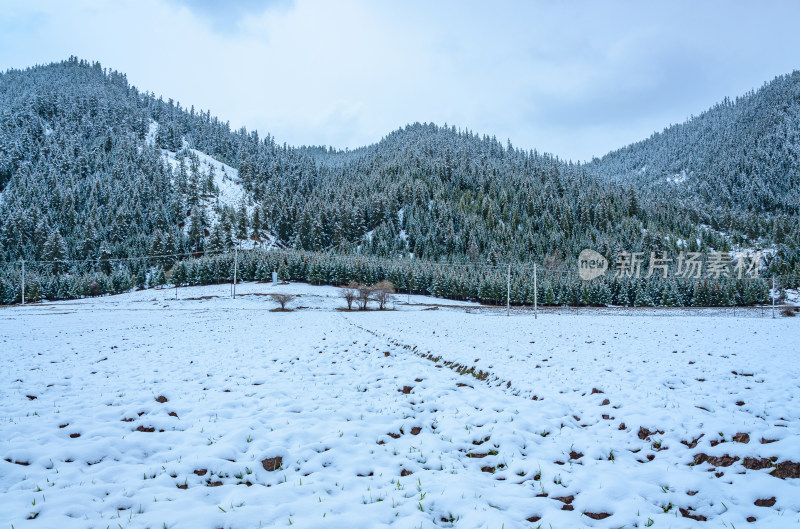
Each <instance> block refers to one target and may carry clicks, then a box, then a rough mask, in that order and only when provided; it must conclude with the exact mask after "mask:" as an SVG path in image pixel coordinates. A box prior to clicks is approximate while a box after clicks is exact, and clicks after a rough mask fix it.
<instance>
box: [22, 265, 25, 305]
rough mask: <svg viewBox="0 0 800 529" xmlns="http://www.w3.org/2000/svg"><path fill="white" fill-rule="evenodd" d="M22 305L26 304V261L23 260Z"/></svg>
mask: <svg viewBox="0 0 800 529" xmlns="http://www.w3.org/2000/svg"><path fill="white" fill-rule="evenodd" d="M22 304H23V305H24V304H25V259H23V260H22Z"/></svg>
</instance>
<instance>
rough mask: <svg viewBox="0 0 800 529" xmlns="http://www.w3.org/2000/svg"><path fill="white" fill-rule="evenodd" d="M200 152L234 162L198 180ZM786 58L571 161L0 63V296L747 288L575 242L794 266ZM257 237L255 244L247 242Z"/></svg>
mask: <svg viewBox="0 0 800 529" xmlns="http://www.w3.org/2000/svg"><path fill="white" fill-rule="evenodd" d="M203 156H210V157H212V158H213V159H215V160H217V161H218V162H221V163H222V164H224V165H225V166H226V167H229V168H231V169H232V170H233V171H235V172H236V182H237V188H238V189H239V190H240V194H241V198H240V199H239V200H238V202H237V203H235V204H231V203H228V202H225V201H221V200H220V199H219V197H220V195H221V194H222V190H221V189H220V187H219V182H220V180H219V174H215V169H214V168H213V167H212V166H211V165H209V164H204V163H203ZM798 243H800V72H797V71H795V72H793V73H791V74H788V75H784V76H781V77H778V78H776V79H774V80H773V81H771V82H769V83H767V84H765V85H764V86H763V87H762V88H760V89H759V90H757V91H754V92H751V93H748V94H745V95H744V96H741V97H739V98H736V99H735V100H729V99H724V100H723V101H722V102H721V103H720V104H718V105H716V106H714V107H713V108H711V109H709V110H708V111H707V112H705V113H703V114H701V115H700V116H697V117H693V118H691V119H689V120H688V121H687V122H685V123H682V124H679V125H675V126H671V127H669V128H667V129H665V130H664V131H662V132H660V133H656V134H654V135H653V136H651V137H650V138H648V139H646V140H643V141H641V142H639V143H636V144H633V145H630V146H627V147H623V148H621V149H619V150H617V151H614V152H612V153H609V154H607V155H606V156H604V157H603V158H600V159H594V160H592V161H591V162H589V163H585V164H581V163H573V162H570V161H567V160H562V159H560V158H558V157H557V156H554V155H550V154H544V153H539V152H537V151H535V150H533V151H529V150H524V149H518V148H516V147H515V146H513V145H512V144H511V142H510V141H505V142H503V141H498V140H497V139H496V138H494V137H488V136H485V135H482V134H478V133H476V132H473V131H470V130H463V129H459V128H457V127H454V126H448V125H442V126H438V125H433V124H420V123H415V124H411V125H408V126H405V127H403V128H401V129H398V130H396V131H394V132H392V133H390V134H388V135H387V136H386V137H384V138H383V139H382V140H381V141H380V142H378V143H376V144H374V145H370V146H366V147H362V148H359V149H355V150H346V151H341V150H335V149H333V148H328V147H322V146H302V147H292V146H288V145H286V144H281V143H279V142H278V141H277V140H276V139H275V138H273V137H271V136H269V135H267V136H265V137H260V136H259V135H258V134H257V133H255V132H248V131H247V130H245V129H240V130H231V128H230V126H229V124H228V123H227V122H223V121H220V119H218V118H217V117H215V116H212V114H211V113H210V112H209V111H204V110H196V109H195V108H194V107H191V106H190V107H188V108H187V107H185V106H182V105H181V104H180V103H178V102H175V101H173V100H166V101H165V100H164V99H163V98H159V97H156V96H155V95H154V94H151V93H144V92H140V91H138V90H137V89H136V88H135V87H133V86H131V85H130V84H129V83H128V82H127V79H126V77H125V75H124V74H122V73H119V72H116V71H112V70H108V69H104V68H103V67H102V66H101V65H100V64H99V63H90V62H87V61H83V60H79V59H77V58H74V57H72V58H70V59H69V60H67V61H64V62H61V63H56V64H50V65H45V66H36V67H32V68H29V69H26V70H10V71H7V72H5V73H3V74H0V302H2V303H13V302H18V301H19V300H20V298H21V281H20V274H21V262H22V261H23V260H24V261H25V262H26V275H25V278H26V299H65V298H71V297H80V296H88V295H98V294H103V293H116V292H122V291H125V290H128V289H131V288H143V287H146V286H161V285H165V284H171V285H188V284H208V283H215V282H222V281H230V280H231V279H232V276H233V262H234V257H233V254H232V253H231V251H232V249H233V248H234V247H238V246H242V247H245V248H247V249H248V250H247V251H243V252H240V255H239V263H238V276H237V277H238V278H240V279H242V280H264V279H268V278H269V277H270V275H271V272H272V270H273V269H275V270H278V271H279V273H280V276H281V277H282V278H285V279H292V280H303V281H311V282H315V283H325V284H346V283H347V282H349V281H359V282H370V283H371V282H377V281H380V280H382V279H388V280H390V281H392V282H393V283H394V284H395V285H396V286H397V288H398V289H400V290H402V291H407V290H410V291H412V292H419V293H427V294H432V295H436V296H442V297H450V298H458V299H477V300H481V301H484V302H490V303H498V302H504V301H505V297H506V274H507V267H508V265H511V269H512V271H513V273H512V288H511V290H512V292H511V300H512V302H513V303H516V304H528V303H531V302H532V299H533V282H532V265H533V263H537V264H538V265H539V266H540V272H541V274H540V277H539V282H538V291H537V293H536V294H537V297H538V301H539V303H541V304H549V305H607V304H614V305H630V306H710V305H713V306H730V305H752V304H757V303H763V302H766V301H767V299H768V296H769V290H768V287H769V285H768V281H766V280H764V279H737V278H725V277H723V278H718V279H716V280H714V281H707V280H691V281H690V280H676V279H674V278H663V277H660V276H659V275H658V274H654V275H649V276H647V275H646V274H645V276H643V277H641V278H634V277H622V278H614V277H613V275H608V276H605V277H603V278H601V279H597V280H594V281H592V282H584V281H581V280H580V279H579V278H578V277H577V274H576V272H577V266H576V264H575V263H576V257H577V255H578V253H579V252H580V251H581V250H582V249H584V248H592V249H595V250H597V251H598V252H599V253H601V254H602V255H604V256H605V257H607V258H608V260H609V261H611V262H613V261H614V260H615V258H616V256H618V255H619V254H620V252H645V253H646V254H649V253H650V252H651V251H657V252H668V253H670V254H675V253H678V252H681V251H690V252H702V253H703V254H704V255H709V254H714V253H717V252H736V251H738V250H740V249H760V250H762V251H763V253H764V258H765V259H764V262H763V265H764V268H763V270H762V271H761V275H762V276H764V277H770V276H778V277H779V278H780V284H781V285H782V286H784V287H796V286H797V285H798V282H799V281H800V247H799V245H798ZM267 247H269V249H266V248H267Z"/></svg>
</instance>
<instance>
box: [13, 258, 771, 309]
mask: <svg viewBox="0 0 800 529" xmlns="http://www.w3.org/2000/svg"><path fill="white" fill-rule="evenodd" d="M24 264H25V263H24V262H23V265H24ZM772 317H773V318H774V317H775V276H772Z"/></svg>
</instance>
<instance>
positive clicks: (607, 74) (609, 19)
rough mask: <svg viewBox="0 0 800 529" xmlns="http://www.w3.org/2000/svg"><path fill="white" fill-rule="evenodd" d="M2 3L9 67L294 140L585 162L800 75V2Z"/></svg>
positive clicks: (3, 63)
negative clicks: (118, 74)
mask: <svg viewBox="0 0 800 529" xmlns="http://www.w3.org/2000/svg"><path fill="white" fill-rule="evenodd" d="M220 5H222V4H217V3H214V2H208V1H206V0H143V1H136V2H134V1H125V2H115V3H105V2H89V1H86V0H82V1H77V2H59V1H50V2H39V3H35V4H33V5H23V4H20V3H8V5H5V4H4V3H2V2H0V68H3V69H5V68H8V67H25V66H29V65H32V64H36V63H43V62H49V61H53V60H61V59H65V58H66V57H68V56H69V55H77V56H79V57H81V58H85V59H89V60H100V61H101V62H102V63H103V65H104V66H107V67H111V68H114V69H117V70H120V71H122V72H125V73H127V74H128V79H129V80H130V81H131V82H132V83H133V84H135V85H137V86H138V87H139V88H140V89H143V90H148V91H153V92H155V93H156V94H163V95H164V97H166V98H169V97H171V98H173V99H176V100H179V101H181V103H182V104H184V105H194V106H195V107H196V108H198V109H199V108H203V109H206V108H208V109H211V111H212V113H213V114H215V115H217V116H218V117H220V118H221V119H223V120H230V121H231V125H232V126H233V127H234V128H237V127H239V126H242V125H244V126H247V127H248V128H249V129H253V128H256V129H258V131H259V133H260V134H261V135H264V134H266V133H271V134H273V136H275V137H276V138H277V139H278V141H287V142H288V143H290V144H297V145H299V144H328V145H334V146H337V147H356V146H359V145H363V144H366V143H371V142H374V141H377V140H379V139H380V138H381V137H382V136H383V135H385V134H387V133H389V132H391V131H392V130H394V129H396V128H397V127H400V126H402V125H404V124H406V123H409V122H413V121H433V122H437V123H440V124H443V123H445V122H447V123H448V124H451V125H456V126H459V127H463V128H470V129H472V130H474V131H476V132H480V133H486V134H489V135H492V134H493V135H496V136H497V137H498V138H499V139H502V140H505V138H510V139H511V140H512V142H513V143H514V145H516V146H518V147H525V148H537V149H539V150H540V151H550V152H553V153H555V154H558V155H559V156H561V157H565V158H573V159H587V158H589V157H590V156H592V155H602V154H604V153H605V152H607V151H608V150H610V149H613V148H617V147H621V146H622V145H624V144H626V143H629V142H632V141H636V140H639V139H642V138H644V137H646V136H648V135H649V134H650V133H651V132H653V131H655V130H660V129H661V128H663V127H664V126H666V125H668V124H669V123H673V122H678V121H682V120H683V119H685V118H686V117H688V116H689V114H691V113H695V114H697V113H699V112H701V111H702V110H704V109H705V108H707V107H708V106H710V105H712V104H713V103H714V102H716V101H719V100H721V99H722V98H723V97H724V96H726V95H729V96H735V95H738V94H741V93H743V92H745V91H747V90H749V89H751V88H757V87H758V86H760V85H761V84H762V83H763V82H764V81H767V80H769V79H771V78H772V77H773V76H775V75H778V74H782V73H788V72H789V71H790V70H791V69H792V68H794V67H797V65H798V60H797V59H798V51H800V36H798V32H797V31H795V29H794V21H795V20H797V19H798V15H800V4H797V3H791V2H786V3H770V4H767V5H766V6H761V5H755V4H749V3H734V2H723V3H704V4H698V3H696V2H694V3H692V2H683V3H678V2H676V3H670V4H669V5H662V6H654V5H652V4H647V3H641V2H617V3H608V2H588V1H587V2H570V3H550V2H546V3H545V2H542V3H531V2H507V3H498V4H493V5H486V4H480V3H470V2H445V3H436V4H434V5H433V6H430V5H428V4H427V3H424V2H420V1H412V2H404V3H384V2H381V3H374V2H367V1H366V0H344V1H341V2H325V1H321V0H314V1H312V0H298V1H297V2H294V3H290V2H289V1H288V0H278V1H275V0H272V1H267V2H258V1H254V0H248V1H247V2H245V3H244V4H238V5H235V6H234V7H232V8H229V9H228V10H225V8H220V7H218V6H220Z"/></svg>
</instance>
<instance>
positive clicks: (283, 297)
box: [269, 294, 294, 310]
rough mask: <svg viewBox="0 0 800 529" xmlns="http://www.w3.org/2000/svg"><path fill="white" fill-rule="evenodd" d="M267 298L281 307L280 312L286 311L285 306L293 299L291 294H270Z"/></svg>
mask: <svg viewBox="0 0 800 529" xmlns="http://www.w3.org/2000/svg"><path fill="white" fill-rule="evenodd" d="M269 297H271V298H272V301H274V302H275V303H277V304H279V305H280V306H281V310H286V304H287V303H289V302H290V301H292V300H293V299H294V295H292V294H270V295H269Z"/></svg>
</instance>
